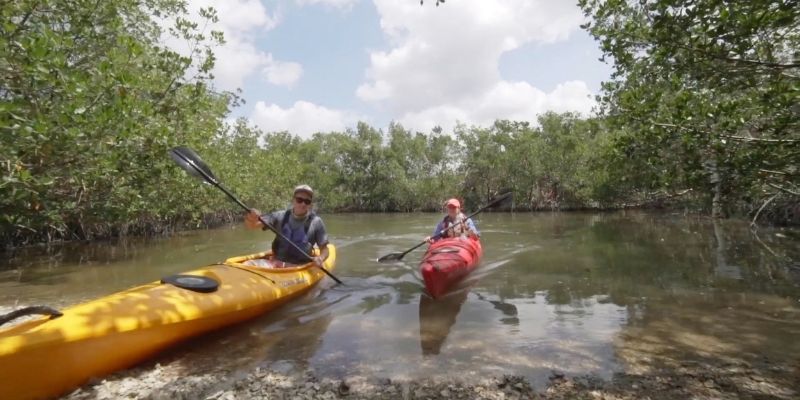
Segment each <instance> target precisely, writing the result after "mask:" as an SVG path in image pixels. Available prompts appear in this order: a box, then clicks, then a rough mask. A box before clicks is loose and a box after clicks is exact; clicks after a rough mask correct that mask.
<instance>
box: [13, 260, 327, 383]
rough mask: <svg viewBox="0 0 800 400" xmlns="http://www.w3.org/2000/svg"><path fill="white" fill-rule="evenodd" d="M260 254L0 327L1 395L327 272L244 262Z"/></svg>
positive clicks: (84, 368) (96, 369)
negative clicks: (5, 327)
mask: <svg viewBox="0 0 800 400" xmlns="http://www.w3.org/2000/svg"><path fill="white" fill-rule="evenodd" d="M328 249H329V256H328V259H327V260H325V263H324V267H325V268H326V269H328V270H332V269H333V267H334V263H335V260H336V250H335V248H334V247H333V245H329V246H328ZM316 255H318V254H315V256H316ZM265 256H268V253H263V254H255V255H252V256H245V257H236V258H231V259H228V260H226V261H225V262H224V263H222V264H216V265H211V266H207V267H203V268H200V269H196V270H193V271H189V272H186V273H183V274H179V275H172V276H169V277H166V278H164V279H162V280H161V281H160V282H152V283H149V284H146V285H143V286H139V287H135V288H132V289H129V290H126V291H122V292H119V293H116V294H112V295H110V296H106V297H103V298H100V299H97V300H93V301H89V302H87V303H83V304H79V305H76V306H73V307H69V308H67V309H64V310H62V311H61V314H62V315H61V316H57V317H53V318H45V317H42V318H38V319H35V320H32V321H27V322H23V323H21V324H19V325H16V326H12V327H10V328H7V329H4V330H0V399H27V398H42V397H53V396H57V395H59V394H62V393H64V392H65V391H67V390H69V389H72V388H73V387H75V386H78V385H80V384H82V383H84V382H86V381H87V380H89V379H90V378H92V377H101V376H104V375H106V374H108V373H111V372H114V371H116V370H119V369H123V368H128V367H130V366H133V365H134V364H136V363H138V362H140V361H143V360H146V359H148V358H150V357H152V356H154V355H156V354H157V353H158V352H160V351H161V350H163V349H165V348H167V347H169V346H171V345H173V344H175V343H177V342H179V341H182V340H184V339H187V338H189V337H192V336H197V335H199V334H201V333H204V332H207V331H211V330H214V329H217V328H221V327H223V326H227V325H231V324H234V323H237V322H240V321H243V320H246V319H250V318H253V317H256V316H258V315H261V314H263V313H264V312H266V311H269V310H271V309H273V308H275V307H277V306H278V305H280V304H283V303H285V302H286V301H288V300H290V299H293V298H295V297H298V296H300V295H302V294H303V293H305V292H307V291H308V290H309V289H311V287H312V286H313V285H314V284H316V283H317V282H318V281H319V280H321V279H322V278H324V277H325V271H323V270H322V269H321V268H316V267H315V266H314V264H313V263H308V264H305V265H302V266H298V267H294V268H280V269H265V268H260V267H255V266H248V265H245V264H244V262H246V261H248V260H251V259H257V258H263V257H265Z"/></svg>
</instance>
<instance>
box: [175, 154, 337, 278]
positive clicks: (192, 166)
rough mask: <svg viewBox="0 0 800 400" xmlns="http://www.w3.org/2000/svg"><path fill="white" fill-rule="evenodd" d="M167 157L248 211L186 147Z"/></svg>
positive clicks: (327, 272)
mask: <svg viewBox="0 0 800 400" xmlns="http://www.w3.org/2000/svg"><path fill="white" fill-rule="evenodd" d="M169 155H170V157H172V159H173V160H174V161H175V163H176V164H178V165H179V166H180V167H181V168H183V170H184V171H186V172H188V173H189V175H191V176H194V177H195V178H198V179H201V180H202V181H203V182H205V183H207V184H209V185H212V186H215V187H216V188H217V189H219V190H222V191H223V192H224V193H225V194H226V195H228V197H230V198H231V200H233V201H235V202H236V203H238V204H239V206H241V207H242V208H244V209H245V211H250V207H248V206H246V205H245V204H244V203H242V202H241V200H239V199H238V198H236V196H234V195H233V193H231V192H229V191H228V189H226V188H225V187H224V186H222V184H220V183H219V181H217V177H215V176H214V173H213V172H211V168H209V167H208V165H206V163H205V162H203V160H202V159H201V158H200V156H199V155H197V153H195V152H194V150H192V149H190V148H188V147H186V146H178V147H175V148H173V149H172V150H170V151H169ZM258 220H259V221H261V223H262V224H264V226H266V227H267V228H269V230H271V231H273V232H275V234H276V235H278V236H279V237H280V238H281V239H283V240H285V241H286V242H288V243H289V244H290V245H292V247H294V248H295V249H297V251H299V252H300V253H303V255H304V256H305V257H306V258H307V259H308V261H313V259H312V258H311V256H309V255H308V254H306V252H305V251H303V250H302V249H300V247H297V245H296V244H294V242H292V241H291V240H289V239H288V238H286V236H283V234H282V233H280V232H278V230H277V229H275V227H273V226H272V225H270V224H269V223H267V221H266V220H265V219H264V217H262V216H260V215H259V216H258ZM319 269H321V270H322V272H324V273H325V274H327V275H328V276H330V277H331V279H333V280H335V281H336V283H342V281H340V280H339V278H337V277H335V276H333V274H332V273H330V272H329V271H328V270H327V269H325V268H323V267H319Z"/></svg>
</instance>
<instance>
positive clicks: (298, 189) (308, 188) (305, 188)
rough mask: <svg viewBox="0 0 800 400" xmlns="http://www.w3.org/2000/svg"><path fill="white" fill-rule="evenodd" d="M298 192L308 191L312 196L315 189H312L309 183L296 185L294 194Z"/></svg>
mask: <svg viewBox="0 0 800 400" xmlns="http://www.w3.org/2000/svg"><path fill="white" fill-rule="evenodd" d="M297 192H306V193H308V195H309V196H311V197H312V198H313V197H314V189H311V186H308V185H300V186H297V187H295V188H294V194H297Z"/></svg>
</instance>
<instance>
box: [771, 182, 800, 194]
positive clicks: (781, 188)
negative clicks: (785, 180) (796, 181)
mask: <svg viewBox="0 0 800 400" xmlns="http://www.w3.org/2000/svg"><path fill="white" fill-rule="evenodd" d="M767 185H769V186H772V187H774V188H775V189H778V190H780V191H783V192H786V193H789V194H791V195H793V196H800V193H798V192H793V191H791V190H789V189H786V188H785V187H783V186H778V185H776V184H774V183H767Z"/></svg>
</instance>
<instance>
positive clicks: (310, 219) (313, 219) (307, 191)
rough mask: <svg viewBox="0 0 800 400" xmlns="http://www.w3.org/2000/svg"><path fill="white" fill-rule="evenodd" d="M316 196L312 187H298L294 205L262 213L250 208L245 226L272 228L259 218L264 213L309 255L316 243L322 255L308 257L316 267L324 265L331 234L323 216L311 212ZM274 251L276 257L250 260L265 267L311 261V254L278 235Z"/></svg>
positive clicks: (282, 266)
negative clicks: (326, 229) (303, 252)
mask: <svg viewBox="0 0 800 400" xmlns="http://www.w3.org/2000/svg"><path fill="white" fill-rule="evenodd" d="M313 199H314V190H312V189H311V186H308V185H300V186H297V187H296V188H294V194H293V197H292V207H291V208H289V209H287V210H278V211H275V212H272V213H270V214H263V215H262V214H261V212H260V211H258V210H257V209H255V208H254V209H251V210H250V212H249V213H247V215H245V218H244V225H245V227H247V228H249V229H258V228H261V229H262V230H267V229H269V228H267V227H266V226H264V224H262V223H261V221H260V220H259V218H258V217H259V216H261V217H263V218H264V220H266V221H267V223H269V224H270V225H272V227H274V228H275V229H276V230H277V231H279V232H280V233H282V234H283V236H285V237H286V238H288V239H290V240H291V241H292V242H293V243H294V244H295V245H297V247H299V248H301V249H303V250H304V251H305V252H306V254H310V253H311V249H312V248H313V246H314V245H317V247H319V249H320V255H319V256H316V257H311V256H309V257H310V258H311V260H312V261H313V262H314V263H315V264H317V266H319V267H322V263H323V262H324V261H325V260H326V259H327V258H328V233H327V232H326V231H325V224H324V223H323V222H322V218H320V217H319V216H318V215H316V214H315V213H314V212H313V211H311V208H312V207H311V203H312V202H313ZM272 254H273V256H272V258H271V259H269V260H266V259H258V260H250V261H248V263H250V264H253V265H258V266H262V267H271V268H285V267H294V266H297V265H302V264H305V263H307V262H308V260H309V257H306V256H305V255H304V254H302V253H300V252H299V251H298V250H297V249H296V248H295V247H294V246H292V245H291V244H289V243H288V242H287V241H285V240H283V239H282V238H281V237H280V236H278V235H275V240H273V241H272Z"/></svg>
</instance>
